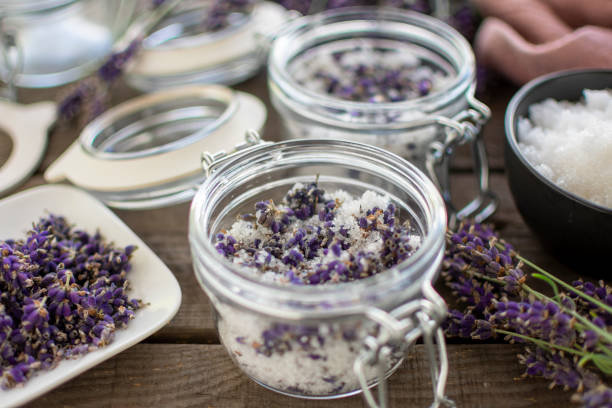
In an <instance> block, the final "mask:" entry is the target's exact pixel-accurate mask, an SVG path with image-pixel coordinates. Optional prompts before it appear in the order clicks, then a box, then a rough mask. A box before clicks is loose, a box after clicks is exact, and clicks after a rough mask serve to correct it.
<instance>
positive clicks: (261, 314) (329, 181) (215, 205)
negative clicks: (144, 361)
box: [189, 138, 448, 404]
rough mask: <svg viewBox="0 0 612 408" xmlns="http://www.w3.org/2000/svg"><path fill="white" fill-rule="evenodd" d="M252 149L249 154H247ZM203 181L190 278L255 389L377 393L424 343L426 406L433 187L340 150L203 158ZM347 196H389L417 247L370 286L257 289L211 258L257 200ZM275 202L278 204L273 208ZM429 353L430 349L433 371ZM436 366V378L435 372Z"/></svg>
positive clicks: (299, 145) (436, 253) (392, 159)
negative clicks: (218, 241) (300, 186)
mask: <svg viewBox="0 0 612 408" xmlns="http://www.w3.org/2000/svg"><path fill="white" fill-rule="evenodd" d="M253 139H254V138H252V139H251V143H254V141H253ZM203 167H204V170H205V173H207V175H208V177H207V179H206V181H205V182H204V183H203V185H202V186H201V187H200V189H199V191H198V192H197V193H196V196H195V198H194V200H193V202H192V206H191V213H190V221H189V241H190V245H191V252H192V257H193V262H194V269H195V274H196V277H197V279H198V281H199V283H200V285H201V286H202V288H203V289H204V291H205V292H206V294H207V295H208V297H209V299H210V300H211V302H212V305H213V307H214V313H215V317H216V323H217V329H218V331H219V336H220V338H221V342H222V343H223V345H224V346H225V348H226V349H227V351H228V353H229V354H230V356H231V357H232V359H233V360H234V362H235V363H236V364H237V365H238V366H239V367H240V368H241V369H242V370H243V371H244V372H245V373H246V374H247V375H248V376H249V377H251V378H252V379H253V380H254V381H256V382H257V383H259V384H260V385H262V386H264V387H266V388H269V389H271V390H274V391H277V392H279V393H282V394H286V395H290V396H295V397H300V398H310V399H316V398H318V399H330V398H339V397H343V396H348V395H353V394H356V393H359V392H361V391H364V393H365V394H364V395H365V397H366V399H367V400H368V402H369V403H371V404H374V403H375V398H374V396H373V395H372V392H371V391H370V388H371V387H373V386H374V385H375V384H378V383H380V384H379V392H380V395H379V400H380V399H381V398H382V399H385V391H386V388H385V386H384V383H385V381H384V379H385V378H386V377H387V376H389V375H391V374H392V373H393V371H394V370H395V369H396V368H397V367H398V366H399V365H400V363H401V361H402V359H403V355H404V352H405V351H406V349H407V347H408V346H409V345H411V344H413V343H414V342H415V341H416V339H417V338H418V337H423V338H424V341H425V344H426V345H427V346H428V347H429V349H430V351H431V354H430V357H431V358H432V361H430V363H431V364H434V365H435V368H434V369H433V372H435V373H436V374H435V378H434V379H433V382H434V384H437V387H436V393H435V400H436V401H437V402H438V403H442V402H445V401H446V402H448V400H446V399H445V397H444V387H445V381H446V375H447V363H446V352H445V345H444V337H443V334H442V331H441V329H440V328H439V324H440V323H441V321H442V320H443V319H444V317H445V315H446V306H445V304H444V301H443V300H442V299H441V298H440V296H439V295H438V294H437V293H436V292H435V291H434V290H433V288H432V286H431V284H432V281H433V280H434V279H435V278H436V277H437V275H438V271H439V266H440V263H441V260H442V256H443V252H444V242H445V230H446V211H445V207H444V203H443V200H442V198H441V197H440V195H439V193H438V192H437V191H436V188H435V186H434V185H433V183H432V182H431V181H430V180H429V179H428V178H427V177H426V176H425V175H424V174H422V172H420V171H419V170H418V169H417V168H416V167H414V166H413V165H411V164H410V163H408V162H406V161H405V160H403V159H401V158H400V157H398V156H396V155H394V154H392V153H390V152H388V151H385V150H383V149H380V148H377V147H374V146H369V145H365V144H361V143H356V142H351V141H341V140H314V139H310V140H293V141H287V142H279V143H261V142H260V143H255V144H254V145H251V146H249V147H247V148H243V149H242V150H241V151H240V152H238V153H235V154H231V155H229V156H226V155H225V154H224V153H220V154H217V155H214V156H212V155H205V158H204V166H203ZM315 177H318V185H319V186H320V187H321V188H323V189H325V190H327V191H334V190H336V189H342V190H344V191H346V192H348V193H351V194H353V195H354V196H357V195H361V194H362V193H364V192H365V191H368V190H371V191H374V192H376V193H378V194H385V195H388V196H389V197H390V199H391V201H392V202H393V203H394V204H396V206H397V208H398V209H399V219H400V220H402V221H405V220H409V221H410V223H411V225H412V226H413V227H414V233H415V234H417V235H418V236H419V237H420V238H421V240H422V241H421V245H420V247H419V248H418V249H417V250H416V252H415V253H414V255H412V256H411V257H409V258H408V259H407V260H405V261H404V262H402V263H400V264H398V265H397V266H395V267H392V268H390V269H389V270H387V271H385V272H382V273H380V274H378V275H376V276H374V277H370V278H368V279H364V280H358V281H353V282H347V283H338V284H330V285H322V286H302V285H288V286H281V285H276V284H273V283H270V282H265V281H262V280H259V279H255V278H253V277H252V276H250V275H247V274H244V273H243V272H242V271H241V268H240V267H238V266H237V265H235V264H233V263H232V262H230V261H228V260H227V259H225V258H224V257H222V256H221V255H219V254H218V253H217V250H216V249H215V246H214V242H213V240H214V237H215V235H216V234H217V233H218V232H219V231H220V230H222V229H224V228H228V227H230V226H231V224H232V223H233V222H234V221H235V220H236V217H238V216H239V215H240V214H244V213H246V212H248V211H250V210H251V209H252V208H253V205H254V203H255V202H257V201H260V200H266V199H273V200H278V201H280V198H282V197H283V195H284V193H286V192H287V191H288V190H289V189H290V188H291V187H292V186H293V185H294V184H295V183H298V182H302V183H309V182H312V181H314V180H315ZM278 201H277V202H278ZM434 342H435V343H437V347H438V355H439V357H438V358H439V360H440V361H439V362H437V358H436V357H435V356H436V352H435V347H434ZM438 365H439V367H438Z"/></svg>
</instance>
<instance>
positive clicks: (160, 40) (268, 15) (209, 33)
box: [126, 0, 292, 91]
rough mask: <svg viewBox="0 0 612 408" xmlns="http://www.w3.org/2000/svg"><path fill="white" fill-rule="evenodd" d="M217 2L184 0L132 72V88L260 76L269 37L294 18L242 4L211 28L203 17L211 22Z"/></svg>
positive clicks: (265, 4) (262, 4)
mask: <svg viewBox="0 0 612 408" xmlns="http://www.w3.org/2000/svg"><path fill="white" fill-rule="evenodd" d="M216 3H219V4H220V5H223V3H222V2H219V1H216V2H215V1H212V0H208V1H201V0H198V1H193V0H184V1H182V2H181V4H179V5H178V6H177V7H176V8H175V10H174V11H173V13H172V14H170V15H169V16H168V17H166V18H164V19H163V20H162V21H161V22H160V23H158V24H157V25H156V26H155V27H153V28H152V29H151V30H150V34H149V35H148V36H147V37H146V38H145V39H144V40H143V43H142V49H141V51H140V52H139V54H138V55H137V57H136V59H135V61H134V62H133V63H132V64H131V65H130V67H129V69H128V72H127V75H126V78H127V81H128V83H129V84H130V85H132V86H133V87H135V88H137V89H140V90H143V91H151V90H156V89H160V88H167V87H171V86H177V85H185V84H191V83H216V84H225V85H232V84H236V83H238V82H241V81H243V80H245V79H247V78H250V77H251V76H253V75H254V74H255V73H257V72H258V71H259V69H260V68H261V66H262V64H263V63H264V62H265V59H266V56H267V49H268V46H269V42H270V37H271V36H272V35H273V34H274V33H275V31H276V30H277V29H278V28H280V26H281V25H282V24H283V23H285V22H286V21H287V20H288V19H289V18H290V16H291V15H292V13H290V12H288V11H287V10H286V9H285V8H284V7H282V6H280V5H278V4H275V3H272V2H269V1H257V2H255V4H252V3H253V1H252V0H251V1H240V2H236V3H239V5H240V7H239V10H238V9H237V10H236V11H234V12H224V14H223V15H222V16H221V17H218V18H217V19H216V20H214V21H213V24H214V25H213V26H211V24H210V23H207V21H206V18H205V17H203V16H207V15H208V16H209V19H210V15H211V13H212V14H214V13H215V11H214V7H215V6H216ZM245 5H246V6H249V5H250V6H251V7H246V6H245ZM224 7H225V5H224ZM211 9H213V10H211Z"/></svg>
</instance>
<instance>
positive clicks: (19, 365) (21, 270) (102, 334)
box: [0, 215, 141, 388]
mask: <svg viewBox="0 0 612 408" xmlns="http://www.w3.org/2000/svg"><path fill="white" fill-rule="evenodd" d="M134 250H135V247H134V246H128V247H126V248H124V249H117V248H114V247H113V246H112V245H111V244H109V243H107V242H105V240H104V239H103V237H102V236H101V235H100V234H99V233H96V234H92V235H90V234H88V233H87V232H85V231H82V230H77V229H74V228H72V227H71V226H70V225H69V224H68V222H67V221H66V220H65V219H64V218H63V217H58V216H54V215H49V216H48V217H46V218H42V219H41V220H40V221H39V222H38V223H36V224H34V225H33V227H32V229H31V230H30V231H29V232H28V234H27V237H26V238H25V239H24V240H17V241H14V240H7V241H0V387H2V388H11V387H14V386H17V385H23V383H25V382H26V381H27V380H28V378H29V377H31V376H32V375H33V374H34V373H35V372H36V371H39V370H44V369H49V368H52V367H53V366H55V365H56V364H57V363H58V362H59V360H61V359H62V358H71V357H76V356H78V355H81V354H83V353H86V352H88V351H89V350H93V349H96V348H98V347H103V346H105V345H106V344H108V343H110V342H111V341H112V339H113V337H114V333H115V330H116V329H117V328H121V327H124V326H126V325H127V324H128V322H129V321H130V320H131V319H133V318H134V311H135V310H137V309H139V308H140V307H141V302H140V300H137V299H130V298H128V296H127V293H126V292H127V291H128V289H129V282H128V280H127V273H128V272H129V271H130V268H131V265H130V263H129V259H130V257H131V254H132V252H133V251H134Z"/></svg>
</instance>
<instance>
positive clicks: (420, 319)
mask: <svg viewBox="0 0 612 408" xmlns="http://www.w3.org/2000/svg"><path fill="white" fill-rule="evenodd" d="M422 293H423V298H422V299H418V300H414V301H411V302H408V303H406V304H404V305H402V306H400V307H398V308H396V309H394V310H393V311H391V312H385V311H384V310H381V309H378V308H372V309H370V310H368V311H367V313H366V315H367V317H368V318H369V319H371V320H372V321H374V322H375V323H378V325H379V327H380V330H379V333H378V335H377V336H368V337H366V338H365V339H364V344H363V350H362V352H361V354H360V355H359V357H358V358H357V359H356V360H355V363H354V365H353V371H354V372H355V375H356V376H357V378H358V380H359V383H360V385H361V389H362V391H363V396H364V398H365V400H366V402H367V404H368V405H369V406H370V407H371V408H387V407H388V406H389V405H388V391H387V381H386V379H385V376H386V372H385V371H386V368H387V367H388V364H387V362H388V361H389V358H390V356H391V352H392V350H391V347H390V344H393V343H395V344H397V343H401V342H403V344H404V345H405V346H406V347H407V346H409V345H411V344H413V343H414V342H415V341H416V340H417V339H418V338H419V337H423V341H424V343H425V347H426V349H427V355H428V359H429V366H430V369H431V379H432V384H433V395H434V398H433V403H432V404H431V406H430V407H431V408H437V407H440V406H446V407H455V403H454V402H453V401H452V400H450V399H448V398H447V397H446V396H445V395H444V393H445V388H446V379H447V377H448V357H447V354H446V343H445V340H444V333H443V331H442V329H441V328H440V324H441V323H442V321H443V320H444V319H445V317H446V314H447V309H446V305H445V303H444V300H443V299H442V297H440V295H439V294H438V293H437V292H436V291H435V290H434V289H433V287H432V286H431V284H430V283H429V282H427V283H425V284H424V285H423V287H422ZM436 343H437V349H436V347H435V344H436ZM436 351H437V353H436ZM373 365H375V366H376V368H377V369H378V375H377V377H378V378H377V379H378V400H377V399H376V398H375V397H374V394H373V393H372V390H371V386H370V384H368V378H367V377H366V373H365V368H366V367H367V366H373Z"/></svg>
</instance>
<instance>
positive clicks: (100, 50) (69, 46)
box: [0, 0, 137, 88]
mask: <svg viewBox="0 0 612 408" xmlns="http://www.w3.org/2000/svg"><path fill="white" fill-rule="evenodd" d="M136 3H137V0H0V48H1V51H2V52H1V55H0V78H2V79H3V80H4V81H5V82H6V81H7V80H10V81H12V82H13V83H14V84H15V85H17V86H20V87H26V88H46V87H52V86H57V85H62V84H65V83H68V82H72V81H75V80H77V79H79V78H81V77H83V76H85V75H87V74H88V73H90V72H91V71H92V70H93V69H95V68H96V67H97V66H98V65H99V64H100V62H101V60H102V59H103V58H104V57H105V56H107V55H108V54H109V53H110V52H111V48H112V46H113V44H114V43H115V41H116V40H117V39H118V38H119V37H120V36H121V35H122V34H123V33H124V32H125V30H126V28H127V26H128V24H129V23H130V22H131V20H132V17H133V15H134V11H135V8H136Z"/></svg>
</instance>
